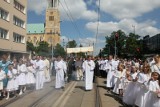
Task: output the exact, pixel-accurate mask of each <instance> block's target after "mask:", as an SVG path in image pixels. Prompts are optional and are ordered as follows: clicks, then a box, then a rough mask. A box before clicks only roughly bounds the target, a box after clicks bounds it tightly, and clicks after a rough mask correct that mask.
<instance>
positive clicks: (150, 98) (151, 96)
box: [144, 72, 160, 107]
mask: <svg viewBox="0 0 160 107" xmlns="http://www.w3.org/2000/svg"><path fill="white" fill-rule="evenodd" d="M159 77H160V75H159V74H158V73H157V72H152V78H151V80H150V81H149V87H148V89H149V93H148V94H147V96H146V102H145V105H144V107H159V106H160V85H159V83H160V80H158V79H159Z"/></svg>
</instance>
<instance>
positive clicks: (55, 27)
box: [45, 0, 60, 46]
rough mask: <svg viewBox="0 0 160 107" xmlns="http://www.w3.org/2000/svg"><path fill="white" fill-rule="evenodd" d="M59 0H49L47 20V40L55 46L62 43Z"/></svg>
mask: <svg viewBox="0 0 160 107" xmlns="http://www.w3.org/2000/svg"><path fill="white" fill-rule="evenodd" d="M58 7H59V0H48V8H47V9H46V22H45V41H47V42H48V43H49V44H50V45H53V46H55V45H56V44H57V43H60V13H59V10H58Z"/></svg>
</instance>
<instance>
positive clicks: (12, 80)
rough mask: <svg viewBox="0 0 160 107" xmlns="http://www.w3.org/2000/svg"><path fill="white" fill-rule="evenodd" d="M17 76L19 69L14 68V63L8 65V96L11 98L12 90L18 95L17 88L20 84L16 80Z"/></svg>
mask: <svg viewBox="0 0 160 107" xmlns="http://www.w3.org/2000/svg"><path fill="white" fill-rule="evenodd" d="M16 76H17V70H16V69H13V66H12V65H9V66H8V74H7V78H8V84H7V88H6V90H7V98H6V99H9V95H10V92H14V94H15V96H16V90H17V89H18V84H17V81H16Z"/></svg>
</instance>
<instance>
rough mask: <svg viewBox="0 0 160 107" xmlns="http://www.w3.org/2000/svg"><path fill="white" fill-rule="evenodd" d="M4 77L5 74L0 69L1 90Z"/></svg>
mask: <svg viewBox="0 0 160 107" xmlns="http://www.w3.org/2000/svg"><path fill="white" fill-rule="evenodd" d="M5 77H6V74H5V72H4V71H3V70H1V71H0V90H3V79H4V78H5Z"/></svg>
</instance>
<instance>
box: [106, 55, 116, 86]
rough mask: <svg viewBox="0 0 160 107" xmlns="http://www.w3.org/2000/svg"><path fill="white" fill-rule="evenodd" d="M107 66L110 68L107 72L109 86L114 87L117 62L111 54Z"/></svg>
mask: <svg viewBox="0 0 160 107" xmlns="http://www.w3.org/2000/svg"><path fill="white" fill-rule="evenodd" d="M107 66H108V67H107V68H108V74H107V84H106V86H107V88H113V87H114V83H115V81H114V76H113V74H114V72H115V70H116V64H115V61H114V60H113V56H112V55H110V56H109V60H108V63H107Z"/></svg>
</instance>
